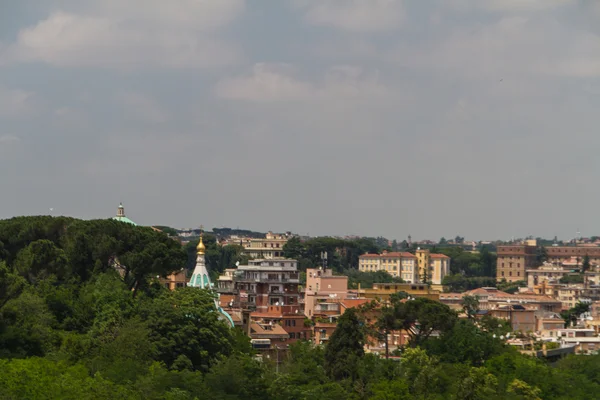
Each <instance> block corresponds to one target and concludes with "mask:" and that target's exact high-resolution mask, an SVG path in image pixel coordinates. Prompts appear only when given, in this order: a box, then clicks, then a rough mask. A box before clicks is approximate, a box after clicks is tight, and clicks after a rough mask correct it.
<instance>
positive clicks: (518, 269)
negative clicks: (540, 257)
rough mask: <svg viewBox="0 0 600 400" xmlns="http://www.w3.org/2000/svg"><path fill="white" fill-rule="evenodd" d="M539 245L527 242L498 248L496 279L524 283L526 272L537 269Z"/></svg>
mask: <svg viewBox="0 0 600 400" xmlns="http://www.w3.org/2000/svg"><path fill="white" fill-rule="evenodd" d="M536 251H537V243H536V241H535V240H527V241H525V242H524V243H522V244H514V245H507V246H498V248H497V251H496V252H497V254H498V258H497V261H496V279H497V280H498V281H502V280H506V281H507V282H517V281H524V280H526V279H527V275H526V271H527V270H528V269H533V268H535V265H536Z"/></svg>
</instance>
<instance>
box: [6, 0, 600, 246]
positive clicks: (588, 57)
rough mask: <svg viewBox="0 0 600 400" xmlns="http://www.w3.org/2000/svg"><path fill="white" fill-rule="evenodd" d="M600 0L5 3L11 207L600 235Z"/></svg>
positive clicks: (354, 228) (146, 219)
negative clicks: (122, 209)
mask: <svg viewBox="0 0 600 400" xmlns="http://www.w3.org/2000/svg"><path fill="white" fill-rule="evenodd" d="M599 149H600V2H598V1H595V0H581V1H577V0H418V1H416V0H415V1H408V0H404V1H402V0H362V1H361V0H278V1H267V0H253V1H249V0H248V1H244V0H169V1H165V0H45V1H40V0H0V171H1V172H0V218H8V217H12V216H15V215H39V214H48V213H50V211H49V209H50V208H54V211H53V214H55V215H57V214H64V215H70V216H75V217H81V218H99V217H111V216H113V215H114V214H115V213H116V207H117V205H118V204H119V202H120V201H122V202H123V204H124V205H125V207H126V212H127V215H128V216H129V217H130V218H131V219H133V220H134V221H136V222H138V223H139V224H144V225H149V224H166V225H171V226H175V227H197V226H199V225H200V224H204V226H205V227H215V226H216V227H220V226H227V227H240V228H247V229H254V230H260V231H266V230H273V231H287V230H291V231H294V232H299V233H303V234H306V233H309V234H311V235H326V234H334V235H335V234H360V235H383V236H386V237H388V238H397V239H400V240H402V239H404V238H406V236H407V235H408V234H412V236H413V238H418V239H433V240H437V239H439V237H440V236H446V237H454V236H455V235H456V234H460V235H461V236H465V237H466V238H467V239H496V238H510V237H511V236H517V237H519V236H525V235H530V234H531V235H535V236H538V235H539V236H545V237H553V236H554V235H558V236H559V237H562V238H571V237H573V236H575V233H576V232H577V230H578V229H579V230H580V231H581V233H582V235H584V236H586V235H593V234H600V210H599V206H600V176H599V171H600V152H599Z"/></svg>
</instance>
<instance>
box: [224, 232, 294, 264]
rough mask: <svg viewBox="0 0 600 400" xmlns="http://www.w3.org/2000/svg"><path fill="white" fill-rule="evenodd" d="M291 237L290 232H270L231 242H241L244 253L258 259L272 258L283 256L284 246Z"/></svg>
mask: <svg viewBox="0 0 600 400" xmlns="http://www.w3.org/2000/svg"><path fill="white" fill-rule="evenodd" d="M290 237H291V235H290V234H288V233H285V234H283V233H282V234H276V233H273V232H270V231H269V232H268V233H267V234H266V235H265V237H264V238H240V239H239V241H229V242H228V243H229V244H239V245H240V246H242V247H243V248H244V254H245V255H247V256H249V257H251V258H257V259H272V258H280V257H283V246H284V245H285V244H286V243H287V241H288V239H289V238H290Z"/></svg>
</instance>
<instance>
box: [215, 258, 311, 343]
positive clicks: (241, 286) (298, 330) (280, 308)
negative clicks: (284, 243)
mask: <svg viewBox="0 0 600 400" xmlns="http://www.w3.org/2000/svg"><path fill="white" fill-rule="evenodd" d="M297 265H298V262H297V261H296V260H291V259H259V260H251V261H250V262H249V265H240V266H238V267H237V268H236V269H228V270H226V271H225V274H223V275H222V276H221V277H219V281H218V287H217V292H219V294H220V297H221V304H220V305H221V307H223V308H224V309H226V310H241V311H242V312H244V311H246V312H248V315H249V318H250V321H248V322H249V323H250V326H251V327H256V326H260V327H262V328H264V329H267V330H268V328H265V327H267V326H275V325H277V326H280V327H281V328H282V329H283V330H284V331H285V332H286V333H287V336H285V337H281V336H278V339H277V340H276V341H272V344H273V345H274V346H280V345H285V344H288V343H291V342H294V341H296V340H298V339H310V336H311V328H310V327H307V326H305V325H304V318H305V317H304V312H303V307H302V304H301V303H300V292H299V290H298V284H299V275H298V269H297ZM255 324H258V325H256V326H255ZM264 329H263V330H264ZM252 331H255V332H258V330H256V329H253V328H252V329H251V331H250V335H251V337H252V338H253V339H259V337H254V336H253V335H254V333H252ZM261 332H262V331H261ZM278 332H279V333H281V331H280V330H278ZM261 338H262V337H261Z"/></svg>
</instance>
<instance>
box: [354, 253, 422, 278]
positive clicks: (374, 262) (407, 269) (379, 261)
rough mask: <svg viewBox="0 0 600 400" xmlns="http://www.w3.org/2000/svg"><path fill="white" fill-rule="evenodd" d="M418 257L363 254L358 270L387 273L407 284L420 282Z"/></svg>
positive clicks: (402, 254) (411, 255)
mask: <svg viewBox="0 0 600 400" xmlns="http://www.w3.org/2000/svg"><path fill="white" fill-rule="evenodd" d="M416 260H417V259H416V257H415V256H414V254H411V253H399V252H393V253H388V252H386V251H384V252H383V253H381V254H363V255H362V256H360V257H359V258H358V270H359V271H362V272H374V271H386V272H387V273H389V274H390V275H392V276H393V277H397V278H402V280H404V281H406V282H410V283H413V282H418V280H419V277H418V269H417V263H416Z"/></svg>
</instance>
